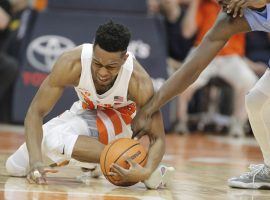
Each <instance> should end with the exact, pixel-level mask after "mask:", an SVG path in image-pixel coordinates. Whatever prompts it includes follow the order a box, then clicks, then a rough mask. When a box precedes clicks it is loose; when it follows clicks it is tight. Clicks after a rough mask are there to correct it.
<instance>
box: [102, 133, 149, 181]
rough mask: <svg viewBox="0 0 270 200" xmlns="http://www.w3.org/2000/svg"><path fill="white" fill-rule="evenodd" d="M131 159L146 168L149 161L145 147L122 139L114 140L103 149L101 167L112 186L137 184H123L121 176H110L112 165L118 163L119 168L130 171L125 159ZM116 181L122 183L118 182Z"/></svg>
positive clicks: (130, 140) (136, 142) (131, 140)
mask: <svg viewBox="0 0 270 200" xmlns="http://www.w3.org/2000/svg"><path fill="white" fill-rule="evenodd" d="M126 157H129V158H131V159H132V160H134V161H135V162H137V163H139V164H140V165H141V166H144V165H145V164H146V161H147V153H146V151H145V149H144V147H143V146H142V145H141V144H140V142H139V141H136V140H133V139H129V138H120V139H117V140H114V141H113V142H111V143H110V144H108V145H106V146H105V148H104V149H103V151H102V153H101V156H100V167H101V170H102V172H103V174H104V176H105V177H106V179H108V180H109V181H110V182H111V183H112V184H114V185H117V186H131V185H134V184H136V183H133V182H132V183H131V182H128V183H127V182H124V181H122V182H121V177H120V176H108V173H109V172H112V169H111V168H110V166H111V164H113V163H116V164H118V165H119V166H121V167H123V168H125V169H129V164H128V162H126V160H125V158H126ZM116 181H120V182H117V183H116Z"/></svg>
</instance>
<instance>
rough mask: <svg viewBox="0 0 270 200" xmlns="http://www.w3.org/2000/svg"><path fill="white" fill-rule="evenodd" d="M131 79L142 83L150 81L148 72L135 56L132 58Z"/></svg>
mask: <svg viewBox="0 0 270 200" xmlns="http://www.w3.org/2000/svg"><path fill="white" fill-rule="evenodd" d="M131 80H132V81H134V82H137V84H140V83H142V84H143V83H145V82H149V81H151V78H150V76H149V74H148V73H147V72H146V70H145V69H144V68H143V66H142V65H141V64H140V63H139V62H138V61H137V60H136V59H135V58H134V59H133V72H132V75H131Z"/></svg>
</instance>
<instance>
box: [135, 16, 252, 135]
mask: <svg viewBox="0 0 270 200" xmlns="http://www.w3.org/2000/svg"><path fill="white" fill-rule="evenodd" d="M249 30H250V27H249V25H248V23H247V21H246V20H245V18H235V19H233V18H231V17H230V16H228V15H227V14H225V13H220V15H219V17H218V19H217V21H216V23H215V25H214V26H213V28H211V30H210V31H209V32H208V33H207V34H206V36H205V37H204V39H203V41H202V42H201V44H200V45H199V46H198V48H197V49H196V50H195V51H194V52H193V53H192V54H191V55H190V56H188V58H187V59H186V61H185V63H184V64H183V65H182V67H181V68H180V69H178V70H177V71H176V72H175V73H174V74H173V75H172V76H171V77H170V78H169V79H168V80H167V81H166V82H165V83H164V85H163V86H162V87H161V88H160V90H159V91H158V92H157V93H156V94H155V95H154V96H153V98H152V99H151V100H150V101H149V102H148V103H147V104H146V105H145V106H144V107H143V108H142V109H141V111H140V112H139V113H138V114H137V116H136V118H135V119H134V121H133V125H132V128H133V131H134V135H133V137H135V136H136V137H141V136H142V135H144V134H145V133H147V131H148V129H149V124H151V117H152V115H153V113H155V112H156V111H157V110H159V109H160V108H161V107H162V106H163V105H164V104H166V103H167V102H168V101H169V100H170V99H172V98H173V97H175V96H176V95H178V94H180V93H181V92H183V91H184V90H185V89H186V88H187V87H188V86H190V85H191V84H192V83H193V82H194V81H195V80H196V79H197V78H198V77H199V75H200V74H201V72H202V71H203V70H204V69H205V68H206V67H207V65H208V64H209V63H210V62H211V60H213V58H214V57H215V56H216V55H217V54H218V52H219V51H220V50H221V49H222V48H223V47H224V45H225V44H226V43H227V41H228V40H229V39H230V37H231V36H232V35H234V34H236V33H239V32H247V31H249Z"/></svg>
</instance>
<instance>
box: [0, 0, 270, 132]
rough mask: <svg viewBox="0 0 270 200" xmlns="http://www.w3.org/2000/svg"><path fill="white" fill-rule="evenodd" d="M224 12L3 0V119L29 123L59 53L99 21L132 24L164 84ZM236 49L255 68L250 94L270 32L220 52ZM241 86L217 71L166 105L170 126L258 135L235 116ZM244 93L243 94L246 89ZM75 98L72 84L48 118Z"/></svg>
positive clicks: (140, 51)
mask: <svg viewBox="0 0 270 200" xmlns="http://www.w3.org/2000/svg"><path fill="white" fill-rule="evenodd" d="M219 11H220V7H219V6H218V4H217V3H216V1H214V0H128V1H127V0H110V1H107V0H0V123H1V124H12V125H13V124H14V125H23V121H24V117H25V115H26V112H27V109H28V107H29V104H30V103H31V100H32V98H33V97H34V95H35V93H36V91H37V89H38V88H39V86H40V84H41V83H42V81H43V80H44V79H45V78H46V76H47V75H48V73H50V71H51V68H52V66H53V63H54V62H55V61H56V59H57V58H58V56H59V55H60V54H61V53H63V52H64V51H66V50H68V49H70V48H73V47H75V46H77V45H80V44H82V43H92V42H93V39H94V35H95V31H96V29H97V27H98V26H99V24H102V23H105V22H107V21H108V20H110V19H112V20H114V21H115V22H118V23H122V24H124V25H126V26H127V27H128V28H129V29H130V31H131V32H132V38H131V41H130V45H129V51H131V52H133V53H134V55H135V56H136V58H137V60H138V61H139V62H140V63H141V64H142V65H143V66H144V68H145V69H146V70H147V72H148V73H149V74H150V76H151V77H152V80H153V83H154V86H155V89H156V90H157V89H158V88H160V87H161V86H162V84H163V83H164V81H165V80H166V79H167V78H168V77H169V76H170V75H171V74H172V73H174V72H175V71H176V70H177V69H178V68H180V67H181V65H182V63H183V62H184V60H185V59H186V57H187V56H188V54H189V52H190V51H191V50H192V49H194V48H196V46H197V45H198V44H199V43H200V42H201V40H202V38H203V36H204V34H205V33H206V32H207V31H208V30H209V29H210V28H211V26H212V25H213V23H214V21H215V19H216V17H217V15H218V13H219ZM205 53H207V52H205ZM230 55H237V56H239V57H241V59H242V60H243V62H245V64H246V65H247V66H248V67H249V69H250V71H251V72H252V74H253V75H252V76H253V77H252V80H251V77H243V78H244V81H242V84H241V89H242V90H243V91H244V92H247V91H248V90H249V89H250V88H251V87H252V85H254V84H255V82H254V81H253V80H254V77H256V79H257V77H260V76H261V75H262V74H263V73H264V71H265V70H266V68H267V62H268V59H269V55H270V34H269V33H263V32H252V33H248V34H245V35H244V34H241V35H237V36H236V38H234V40H233V38H232V41H231V42H230V44H229V43H228V45H226V46H225V49H224V50H223V53H222V52H221V53H220V54H219V56H220V57H223V58H224V59H226V58H227V57H226V56H230ZM223 64H224V65H225V64H226V63H220V65H223ZM237 67H238V66H237V65H235V68H237ZM230 73H237V70H236V71H234V72H230ZM228 76H230V74H228ZM239 77H242V74H239ZM239 81H240V80H239ZM238 89H239V88H236V87H235V86H234V85H232V84H231V83H230V82H228V81H227V80H225V79H224V78H223V77H222V76H219V74H218V73H213V74H212V75H211V77H210V79H209V80H208V82H207V83H206V84H205V85H204V86H203V87H200V88H196V90H193V91H192V92H190V93H188V94H186V95H181V96H179V97H177V98H175V99H174V100H173V101H171V102H170V103H169V104H168V105H166V106H165V107H164V108H163V110H162V112H163V116H164V121H165V128H166V131H167V132H168V133H169V132H177V133H179V134H192V133H194V132H197V131H200V132H204V133H205V134H209V133H212V134H218V135H230V136H235V137H246V136H250V135H252V134H251V130H250V127H249V124H248V120H247V119H246V118H244V120H243V121H242V122H239V120H238V119H237V116H236V115H237V114H235V113H237V110H239V109H240V110H241V106H243V108H244V102H242V103H240V104H239V103H238V104H236V103H235V99H236V98H235V97H236V94H239V93H238ZM242 90H241V91H242ZM241 95H242V97H243V99H244V95H245V93H243V94H242V93H241ZM74 101H77V97H76V94H75V92H74V89H73V88H67V89H66V90H65V93H64V95H63V97H62V98H61V99H60V101H59V102H58V103H57V105H56V106H55V108H54V109H53V111H52V112H51V113H50V114H49V115H48V116H47V117H46V121H47V120H49V119H51V118H52V117H54V116H57V115H58V114H60V113H62V112H63V111H64V110H66V109H69V107H70V106H71V104H72V103H73V102H74Z"/></svg>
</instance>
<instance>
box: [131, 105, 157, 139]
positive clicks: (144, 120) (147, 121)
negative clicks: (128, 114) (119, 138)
mask: <svg viewBox="0 0 270 200" xmlns="http://www.w3.org/2000/svg"><path fill="white" fill-rule="evenodd" d="M151 124H152V115H151V114H150V112H148V111H147V109H144V108H143V109H142V110H140V111H139V112H138V113H137V114H136V116H135V118H134V119H133V120H132V124H131V128H132V131H133V134H132V139H133V138H134V139H140V138H141V137H142V136H144V135H146V134H147V133H149V132H150V130H151Z"/></svg>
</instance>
